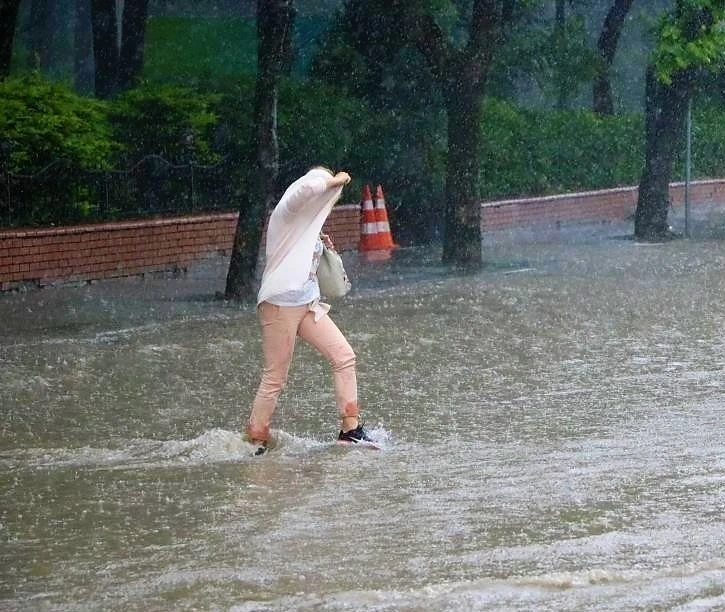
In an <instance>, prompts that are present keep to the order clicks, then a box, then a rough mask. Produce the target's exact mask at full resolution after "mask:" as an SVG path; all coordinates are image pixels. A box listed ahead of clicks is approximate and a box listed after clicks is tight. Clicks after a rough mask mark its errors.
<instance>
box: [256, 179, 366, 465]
mask: <svg viewBox="0 0 725 612" xmlns="http://www.w3.org/2000/svg"><path fill="white" fill-rule="evenodd" d="M349 182H350V175H349V174H348V173H347V172H338V173H337V174H335V175H333V174H332V172H330V171H329V170H327V169H326V168H323V167H315V168H312V169H311V170H310V171H309V172H307V174H305V175H304V176H302V177H301V178H299V179H297V180H296V181H295V182H294V183H292V184H291V185H290V186H289V187H288V188H287V190H286V191H285V192H284V195H283V196H282V198H281V199H280V201H279V203H278V204H277V206H276V207H275V208H274V210H273V211H272V214H271V216H270V219H269V225H268V226H267V246H266V263H265V268H264V273H263V275H262V284H261V287H260V289H259V294H258V295H257V310H258V314H259V321H260V324H261V327H262V350H263V353H264V369H263V371H262V380H261V382H260V384H259V388H258V390H257V394H256V396H255V398H254V402H253V403H252V410H251V414H250V416H249V420H248V421H247V428H246V429H247V431H246V433H247V437H248V439H249V440H250V441H251V442H252V444H253V445H254V446H255V447H256V449H255V451H254V454H255V455H262V454H264V453H265V452H266V451H267V445H268V442H269V429H270V423H271V420H272V415H273V414H274V410H275V408H276V406H277V399H278V398H279V395H280V393H281V392H282V389H283V388H284V386H285V383H286V381H287V374H288V372H289V366H290V362H291V361H292V354H293V352H294V348H295V341H296V338H297V336H299V337H300V338H302V339H303V340H304V341H306V342H308V343H309V344H311V345H312V346H313V347H315V348H316V349H317V350H318V351H319V353H320V354H321V355H322V356H323V357H325V358H326V359H327V360H328V361H329V362H330V364H331V366H332V374H333V380H334V386H335V403H336V405H337V410H338V413H339V416H340V420H341V427H340V433H339V434H338V440H339V441H340V442H347V443H352V444H357V443H360V442H364V441H368V442H370V441H371V439H370V438H369V436H368V435H367V433H366V431H365V430H364V429H363V427H362V425H361V424H360V421H359V414H360V409H359V407H358V401H357V377H356V373H355V353H354V352H353V350H352V348H351V347H350V344H349V343H348V342H347V340H346V339H345V336H343V334H342V332H341V331H340V330H339V329H338V327H337V325H335V323H333V321H332V319H331V318H330V317H329V316H328V314H327V313H328V311H329V310H330V307H329V305H327V304H324V303H322V302H320V286H319V283H318V281H317V266H318V264H319V263H320V256H321V255H322V247H323V240H324V241H325V243H326V246H327V247H328V248H332V242H331V241H330V239H329V238H328V237H327V236H324V235H321V234H320V231H321V230H322V225H323V224H324V222H325V220H326V219H327V217H328V215H329V214H330V212H331V211H332V207H333V206H334V204H335V202H337V200H338V199H339V198H340V195H341V194H342V190H343V188H344V186H345V185H347V184H348V183H349Z"/></svg>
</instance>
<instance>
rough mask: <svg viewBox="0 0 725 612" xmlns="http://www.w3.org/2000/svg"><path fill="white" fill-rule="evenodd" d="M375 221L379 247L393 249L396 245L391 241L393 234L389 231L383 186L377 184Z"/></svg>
mask: <svg viewBox="0 0 725 612" xmlns="http://www.w3.org/2000/svg"><path fill="white" fill-rule="evenodd" d="M375 221H376V222H377V224H378V237H377V243H378V245H379V246H378V248H379V249H394V248H396V247H397V246H398V245H397V244H395V242H394V241H393V234H392V233H391V231H390V222H389V221H388V210H387V208H386V207H385V196H383V187H382V185H378V187H377V189H376V190H375Z"/></svg>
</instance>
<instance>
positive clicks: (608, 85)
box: [592, 0, 634, 115]
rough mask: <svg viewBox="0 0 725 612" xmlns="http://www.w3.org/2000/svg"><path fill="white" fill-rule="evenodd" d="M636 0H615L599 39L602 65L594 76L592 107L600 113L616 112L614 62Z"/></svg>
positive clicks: (610, 113)
mask: <svg viewBox="0 0 725 612" xmlns="http://www.w3.org/2000/svg"><path fill="white" fill-rule="evenodd" d="M632 2H634V0H615V2H614V4H613V5H612V7H611V8H610V9H609V12H608V13H607V16H606V18H605V19H604V25H603V26H602V32H601V34H600V35H599V40H598V41H597V51H598V52H599V56H600V58H601V65H600V67H599V69H598V71H597V75H596V76H595V77H594V86H593V88H592V98H593V104H592V108H593V110H594V112H595V113H597V114H599V115H613V114H614V100H613V98H612V74H611V73H612V63H613V62H614V56H615V54H616V52H617V44H618V43H619V36H620V34H621V33H622V28H623V26H624V20H625V19H626V18H627V13H629V9H630V8H631V7H632Z"/></svg>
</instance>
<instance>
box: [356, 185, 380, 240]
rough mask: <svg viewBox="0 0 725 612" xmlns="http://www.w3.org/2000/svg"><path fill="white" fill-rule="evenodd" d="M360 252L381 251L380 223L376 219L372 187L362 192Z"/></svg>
mask: <svg viewBox="0 0 725 612" xmlns="http://www.w3.org/2000/svg"><path fill="white" fill-rule="evenodd" d="M359 248H360V251H361V252H365V251H377V250H379V249H380V243H379V242H378V221H377V219H376V217H375V207H374V206H373V196H372V195H371V193H370V185H365V186H364V187H363V190H362V212H361V216H360V247H359Z"/></svg>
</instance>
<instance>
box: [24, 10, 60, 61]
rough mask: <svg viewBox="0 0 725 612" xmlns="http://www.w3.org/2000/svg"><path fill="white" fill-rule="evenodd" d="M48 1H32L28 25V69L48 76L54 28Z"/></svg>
mask: <svg viewBox="0 0 725 612" xmlns="http://www.w3.org/2000/svg"><path fill="white" fill-rule="evenodd" d="M50 10H51V4H50V2H48V0H32V2H31V3H30V19H29V23H28V68H29V69H30V70H39V71H40V72H42V73H43V74H48V68H49V63H50V59H49V56H50V49H51V47H52V44H53V34H54V28H53V23H52V18H51V14H50Z"/></svg>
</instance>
